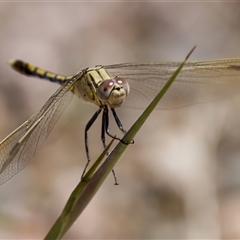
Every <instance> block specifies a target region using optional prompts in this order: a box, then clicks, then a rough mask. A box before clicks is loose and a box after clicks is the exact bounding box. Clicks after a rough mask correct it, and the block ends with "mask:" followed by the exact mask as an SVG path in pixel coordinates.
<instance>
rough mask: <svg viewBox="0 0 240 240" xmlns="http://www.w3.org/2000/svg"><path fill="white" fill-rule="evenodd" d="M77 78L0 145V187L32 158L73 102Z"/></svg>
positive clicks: (64, 86) (69, 82)
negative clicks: (73, 86) (73, 88)
mask: <svg viewBox="0 0 240 240" xmlns="http://www.w3.org/2000/svg"><path fill="white" fill-rule="evenodd" d="M76 81H77V79H76V78H73V79H72V80H70V81H68V82H66V83H65V84H64V85H62V86H61V87H60V88H59V89H58V90H57V91H56V92H55V93H54V94H53V95H52V96H51V97H50V98H49V100H48V101H47V102H46V103H45V105H44V106H43V107H42V109H41V110H40V111H39V112H38V113H36V114H34V115H33V116H32V117H30V118H29V119H28V120H27V121H26V122H25V123H23V124H22V125H21V126H20V127H19V128H17V129H16V130H15V131H14V132H12V133H11V134H10V135H9V136H8V137H6V138H5V139H4V140H3V141H2V142H1V143H0V184H3V183H4V182H6V181H7V180H9V179H10V178H11V177H13V176H14V175H15V174H16V173H18V172H19V171H21V170H22V169H23V168H24V167H25V166H26V165H27V164H28V163H29V161H30V160H31V159H32V158H33V157H34V155H35V154H36V152H37V151H38V149H39V148H40V147H41V145H42V143H43V142H44V140H45V139H46V138H47V136H48V135H49V133H50V131H51V130H52V128H53V126H54V124H55V123H56V121H57V120H58V118H59V117H60V116H61V114H62V113H63V111H64V110H65V108H66V106H67V105H68V104H69V102H70V101H71V99H72V95H73V93H72V92H71V91H70V90H71V86H72V85H73V84H74V83H75V82H76Z"/></svg>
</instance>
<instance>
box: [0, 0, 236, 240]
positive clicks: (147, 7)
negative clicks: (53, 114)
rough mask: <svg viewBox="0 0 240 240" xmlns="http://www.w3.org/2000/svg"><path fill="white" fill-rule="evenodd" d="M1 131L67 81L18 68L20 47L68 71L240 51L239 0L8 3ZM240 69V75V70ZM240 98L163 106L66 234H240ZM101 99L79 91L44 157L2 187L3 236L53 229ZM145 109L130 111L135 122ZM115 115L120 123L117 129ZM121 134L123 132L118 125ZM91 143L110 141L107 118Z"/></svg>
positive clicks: (1, 10) (96, 150)
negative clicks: (13, 63) (14, 65)
mask: <svg viewBox="0 0 240 240" xmlns="http://www.w3.org/2000/svg"><path fill="white" fill-rule="evenodd" d="M0 31H1V34H0V52H1V55H0V112H1V118H0V137H1V139H3V138H4V137H5V136H6V135H7V134H9V133H10V132H11V131H12V130H14V129H15V128H16V127H18V126H19V125H20V124H21V123H22V122H23V121H25V120H26V119H27V118H28V117H29V116H30V115H31V114H33V113H34V112H35V111H37V110H39V109H40V108H41V106H42V105H43V104H44V103H45V102H46V100H47V99H48V98H49V97H50V96H51V95H52V94H53V93H54V92H55V90H56V89H57V88H58V85H55V84H53V83H50V82H47V81H43V80H38V79H34V78H27V77H25V76H22V75H19V74H18V73H16V72H14V71H13V70H12V69H11V68H10V67H9V66H8V65H7V61H8V60H10V59H12V58H19V59H22V60H25V61H28V62H30V63H32V64H34V65H37V66H39V67H42V68H45V69H48V70H51V71H54V72H57V73H63V74H75V73H76V72H78V71H79V70H81V69H83V68H85V67H92V66H95V65H98V64H114V63H122V62H150V61H181V60H183V59H184V57H185V56H186V54H187V53H188V52H189V50H190V49H191V48H192V47H193V46H194V45H195V44H197V49H196V51H195V52H194V54H193V55H192V56H191V60H207V59H215V58H217V59H218V58H234V57H240V47H239V42H240V4H239V3H189V2H188V3H160V2H159V3H157V2H156V3H150V2H145V3H124V2H112V3H111V2H105V3H104V2H94V3H93V2H79V3H63V2H59V3H57V2H55V3H54V2H51V3H36V2H35V3H34V2H32V3H31V2H29V3H27V2H25V3H20V2H19V3H8V2H5V3H0ZM239 80H240V75H239ZM239 104H240V98H239V97H235V98H233V99H229V100H225V101H221V102H215V103H211V104H204V105H197V106H191V107H187V108H182V109H176V110H172V111H155V112H154V114H153V115H152V116H151V117H150V118H149V120H148V121H147V122H146V124H145V125H144V127H143V128H142V130H141V131H140V133H139V134H138V135H137V136H136V138H135V144H134V145H133V146H130V147H129V149H128V151H127V152H126V153H125V155H124V156H123V158H122V159H121V161H120V163H119V164H118V165H117V166H116V168H115V171H116V174H117V178H118V181H119V183H120V185H119V186H117V187H116V186H114V185H113V184H114V181H113V177H112V176H111V175H110V176H109V177H108V179H107V181H106V182H105V183H104V185H103V187H102V188H101V189H100V191H99V192H98V193H97V195H96V196H95V198H94V199H93V201H92V202H91V204H90V205H89V206H88V207H87V209H86V210H85V211H84V213H83V214H82V215H81V217H80V218H79V219H78V220H77V221H76V223H75V224H74V226H73V227H72V228H71V230H70V231H69V233H68V234H67V235H66V239H82V238H112V239H113V238H114V239H120V238H145V239H153V238H155V239H160V238H188V239H192V238H199V239H200V238H209V239H210V238H216V239H221V238H240V128H239V126H240V111H239ZM96 109H97V108H96V107H95V106H92V105H90V104H87V103H83V102H81V101H79V100H78V99H77V98H74V100H73V101H72V102H71V104H70V105H69V107H68V108H67V110H66V111H65V113H64V114H63V116H62V117H61V118H60V120H59V121H58V123H57V124H56V126H55V128H54V130H53V131H52V133H51V135H50V136H49V138H48V139H47V140H46V142H45V144H44V145H43V147H42V148H41V150H40V151H39V152H38V154H37V156H36V157H35V158H34V159H33V161H31V163H30V164H29V165H28V166H27V168H25V169H24V170H23V171H22V172H20V173H19V174H18V175H16V176H15V177H14V178H12V179H11V180H10V181H8V182H7V183H5V184H4V185H2V186H1V187H0V238H2V239H10V238H12V239H14V238H15V239H16V238H17V239H38V238H39V239H41V238H43V237H44V236H45V234H46V233H47V231H48V230H49V228H50V227H51V225H52V224H53V223H54V221H55V220H56V219H57V217H58V216H59V214H60V212H61V210H62V209H63V207H64V204H65V203H66V201H67V199H68V196H69V195H70V193H71V191H72V190H73V189H74V187H75V186H76V184H77V183H78V181H79V178H80V176H81V173H82V170H83V167H84V166H85V163H86V157H85V150H84V142H83V133H84V127H85V124H86V123H87V121H88V119H89V118H90V117H91V116H92V114H93V113H94V112H95V111H96ZM141 112H142V111H141V110H134V109H130V108H124V107H122V108H121V109H119V110H118V113H119V116H120V117H121V120H122V122H123V123H124V126H125V128H129V127H130V126H131V124H132V123H133V122H134V121H135V120H136V118H137V117H138V116H139V114H140V113H141ZM114 124H115V123H114V122H112V124H111V132H116V131H117V129H116V127H115V126H114ZM117 133H118V131H117ZM90 151H91V156H92V159H95V158H96V157H97V156H98V155H99V154H100V152H101V151H102V144H101V141H100V120H98V121H97V123H96V124H95V125H94V126H93V128H92V129H91V131H90Z"/></svg>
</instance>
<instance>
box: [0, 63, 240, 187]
mask: <svg viewBox="0 0 240 240" xmlns="http://www.w3.org/2000/svg"><path fill="white" fill-rule="evenodd" d="M9 64H10V66H11V67H12V68H13V69H14V70H16V71H17V72H19V73H21V74H25V75H27V76H32V77H38V78H42V79H46V80H49V81H51V82H54V83H58V84H60V87H59V89H58V90H57V91H56V92H55V93H54V94H53V95H52V96H51V97H50V98H49V99H48V100H47V102H46V103H45V104H44V106H43V107H42V108H41V109H40V111H38V112H36V113H35V114H33V115H32V116H31V117H30V118H29V119H28V120H27V121H26V122H24V123H23V124H22V125H21V126H19V127H18V128H17V129H16V130H14V131H13V132H12V133H11V134H10V135H9V136H7V137H6V138H5V139H4V140H2V141H1V142H0V184H3V183H4V182H6V181H8V180H9V179H10V178H11V177H13V176H14V175H15V174H17V173H18V172H19V171H21V170H22V169H23V168H24V167H26V165H27V164H28V163H29V162H30V160H31V159H32V158H33V157H34V156H35V154H36V153H37V151H38V150H39V148H40V147H41V145H42V144H43V142H44V140H45V139H46V138H47V137H48V135H49V133H50V131H51V130H52V128H53V126H54V125H55V123H56V122H57V120H58V119H59V117H60V116H61V114H62V113H63V111H64V110H65V108H66V107H67V105H68V104H69V103H70V101H71V99H72V96H73V95H76V96H77V97H79V98H80V99H82V100H84V101H86V102H90V103H93V104H95V105H96V106H97V107H98V110H97V111H96V112H95V113H94V114H93V116H92V117H91V118H90V120H89V121H88V123H87V124H86V127H85V131H84V139H85V150H86V155H87V164H86V167H85V169H84V171H85V170H86V168H87V166H88V164H89V162H90V160H91V158H90V154H89V147H88V131H89V129H90V128H91V126H92V124H93V123H94V122H95V120H96V119H97V117H98V116H99V115H100V113H101V112H102V126H101V140H102V143H103V146H104V147H105V146H106V143H105V141H106V139H105V137H106V135H108V136H110V137H112V138H116V139H118V140H120V138H119V137H116V136H115V135H113V134H111V133H110V131H109V111H110V112H111V113H112V114H113V117H114V119H115V122H116V124H117V126H118V127H119V129H120V131H121V132H122V133H123V134H124V133H125V132H126V130H125V129H124V127H123V125H122V123H121V121H120V118H119V117H118V115H117V113H116V110H115V109H116V108H119V107H121V106H128V107H134V108H146V107H147V106H148V104H149V103H150V101H151V100H152V99H153V98H154V97H155V96H156V95H157V93H158V92H159V91H160V90H161V88H162V87H163V86H164V84H165V83H166V82H167V80H168V79H169V78H170V77H171V76H172V74H173V73H174V72H175V70H176V69H177V68H178V67H179V65H180V64H181V63H180V62H156V63H123V64H114V65H106V66H102V65H97V66H95V67H93V68H85V69H83V70H81V71H79V72H78V73H77V74H75V75H71V76H65V75H61V74H56V73H53V72H50V71H46V70H43V69H41V68H39V67H36V66H34V65H31V64H29V63H26V62H24V61H21V60H11V61H10V62H9ZM239 92H240V58H239V59H221V60H208V61H198V62H188V63H186V64H185V66H184V67H183V69H182V70H181V72H180V74H179V75H178V76H177V78H176V80H175V81H174V83H173V84H172V86H171V87H170V89H169V90H168V91H167V92H166V94H165V95H164V97H163V98H162V99H161V101H160V103H159V105H158V106H157V109H171V108H178V107H184V106H188V105H192V104H198V103H204V102H212V101H216V100H220V99H224V98H226V97H228V96H231V95H234V94H237V93H239ZM120 141H121V140H120ZM126 144H128V143H126ZM83 175H84V173H83ZM83 175H82V176H83Z"/></svg>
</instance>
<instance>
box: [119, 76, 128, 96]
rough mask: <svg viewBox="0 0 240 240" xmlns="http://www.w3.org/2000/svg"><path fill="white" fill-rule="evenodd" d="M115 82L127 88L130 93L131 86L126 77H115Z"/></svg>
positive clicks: (126, 90)
mask: <svg viewBox="0 0 240 240" xmlns="http://www.w3.org/2000/svg"><path fill="white" fill-rule="evenodd" d="M115 82H116V83H117V84H118V85H119V86H121V87H122V88H123V89H124V90H125V92H126V94H127V95H128V94H129V92H130V87H129V84H128V82H127V81H126V80H125V79H124V78H122V77H115Z"/></svg>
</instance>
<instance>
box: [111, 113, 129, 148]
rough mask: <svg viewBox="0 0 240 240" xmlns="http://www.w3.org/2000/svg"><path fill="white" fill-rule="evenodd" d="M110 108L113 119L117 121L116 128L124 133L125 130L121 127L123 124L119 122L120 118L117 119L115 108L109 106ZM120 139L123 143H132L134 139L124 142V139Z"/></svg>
mask: <svg viewBox="0 0 240 240" xmlns="http://www.w3.org/2000/svg"><path fill="white" fill-rule="evenodd" d="M111 110H112V114H113V117H114V119H115V121H116V123H117V126H118V128H119V129H120V130H121V131H122V132H123V133H126V130H125V129H124V128H123V125H122V123H121V121H120V119H119V117H118V115H117V113H116V111H115V109H114V108H111ZM107 134H108V135H109V133H107ZM109 136H111V135H109ZM120 141H121V143H123V144H133V143H134V140H132V141H131V142H130V143H126V142H124V141H122V140H120Z"/></svg>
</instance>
